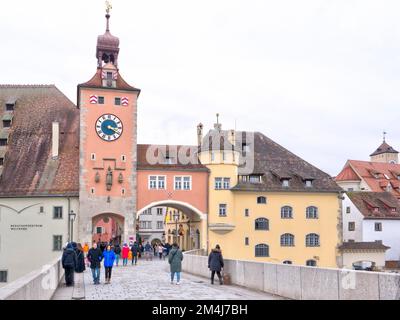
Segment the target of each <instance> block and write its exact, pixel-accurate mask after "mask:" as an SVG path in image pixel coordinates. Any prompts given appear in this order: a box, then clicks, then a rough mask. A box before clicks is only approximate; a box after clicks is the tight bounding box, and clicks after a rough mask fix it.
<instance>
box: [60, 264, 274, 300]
mask: <svg viewBox="0 0 400 320" xmlns="http://www.w3.org/2000/svg"><path fill="white" fill-rule="evenodd" d="M84 282H85V286H84V291H85V299H86V300H107V299H111V300H175V299H176V300H215V299H221V300H232V299H235V300H275V299H281V297H278V296H274V295H271V294H267V293H264V292H261V291H254V290H249V289H246V288H242V287H239V286H233V285H229V286H225V285H222V286H221V285H219V283H218V280H217V277H216V281H215V285H211V284H210V282H209V279H206V278H202V277H197V276H194V275H191V274H187V273H184V272H183V273H182V274H181V284H180V285H176V284H173V285H172V284H171V283H170V274H169V265H168V263H167V262H166V261H159V260H154V261H143V260H139V261H138V265H137V266H131V265H130V264H129V265H128V266H126V267H122V266H119V267H114V268H113V271H112V278H111V284H104V268H102V269H101V284H100V285H94V284H93V281H92V277H91V272H90V269H89V270H86V271H85V273H84ZM75 291H76V290H75ZM72 295H73V289H72V288H67V287H65V286H61V287H60V288H59V289H58V290H57V291H56V293H55V295H54V297H53V299H54V300H69V299H71V298H72Z"/></svg>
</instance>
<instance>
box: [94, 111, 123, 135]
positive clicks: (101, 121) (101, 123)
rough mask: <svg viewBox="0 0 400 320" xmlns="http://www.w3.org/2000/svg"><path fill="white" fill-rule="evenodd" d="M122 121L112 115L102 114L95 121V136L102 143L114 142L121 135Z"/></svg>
mask: <svg viewBox="0 0 400 320" xmlns="http://www.w3.org/2000/svg"><path fill="white" fill-rule="evenodd" d="M122 131H123V127H122V121H121V120H120V119H119V118H118V117H117V116H115V115H113V114H103V115H102V116H101V117H100V118H98V119H97V121H96V132H97V135H98V136H99V137H100V138H101V139H103V140H104V141H115V140H117V139H118V138H119V137H120V136H121V135H122Z"/></svg>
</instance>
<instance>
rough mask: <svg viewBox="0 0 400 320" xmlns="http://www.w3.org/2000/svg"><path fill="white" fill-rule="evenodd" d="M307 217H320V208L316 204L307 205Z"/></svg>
mask: <svg viewBox="0 0 400 320" xmlns="http://www.w3.org/2000/svg"><path fill="white" fill-rule="evenodd" d="M306 218H307V219H318V208H317V207H314V206H310V207H307V209H306Z"/></svg>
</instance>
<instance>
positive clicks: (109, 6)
mask: <svg viewBox="0 0 400 320" xmlns="http://www.w3.org/2000/svg"><path fill="white" fill-rule="evenodd" d="M111 9H112V4H111V2H110V1H108V0H107V1H106V12H107V14H110V11H111Z"/></svg>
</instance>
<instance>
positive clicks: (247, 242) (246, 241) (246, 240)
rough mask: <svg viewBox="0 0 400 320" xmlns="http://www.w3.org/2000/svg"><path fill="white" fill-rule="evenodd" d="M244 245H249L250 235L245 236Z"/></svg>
mask: <svg viewBox="0 0 400 320" xmlns="http://www.w3.org/2000/svg"><path fill="white" fill-rule="evenodd" d="M244 245H245V246H248V245H249V238H248V237H246V238H244Z"/></svg>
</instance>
